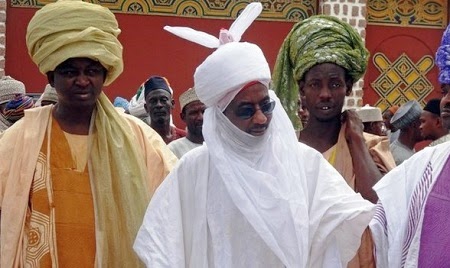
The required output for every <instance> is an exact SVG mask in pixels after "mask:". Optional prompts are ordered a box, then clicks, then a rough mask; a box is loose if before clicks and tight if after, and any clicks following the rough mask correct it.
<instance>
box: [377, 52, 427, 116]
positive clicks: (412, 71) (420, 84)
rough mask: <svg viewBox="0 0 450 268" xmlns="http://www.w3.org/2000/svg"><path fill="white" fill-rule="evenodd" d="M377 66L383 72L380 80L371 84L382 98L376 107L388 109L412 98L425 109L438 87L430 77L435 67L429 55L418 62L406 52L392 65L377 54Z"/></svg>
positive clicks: (384, 56) (380, 54) (379, 77)
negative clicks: (426, 99)
mask: <svg viewBox="0 0 450 268" xmlns="http://www.w3.org/2000/svg"><path fill="white" fill-rule="evenodd" d="M373 63H374V65H375V67H376V68H377V69H378V71H379V72H380V75H379V76H378V77H377V79H375V81H373V82H372V83H371V86H372V88H373V89H374V90H375V92H376V93H377V94H378V95H379V97H380V99H378V101H377V102H376V103H375V106H378V107H380V108H381V109H382V110H386V109H388V108H389V107H391V106H393V105H401V104H403V103H405V102H407V101H408V100H412V99H415V100H417V101H418V102H419V103H421V104H422V105H423V106H425V104H426V101H425V98H426V97H428V95H430V93H431V92H432V91H433V88H434V87H433V84H432V83H431V81H430V80H429V79H428V78H427V74H428V72H429V71H430V70H431V69H432V68H433V65H434V59H433V57H431V56H430V55H425V56H423V57H422V58H421V59H419V61H418V62H414V61H413V60H411V59H410V58H409V57H408V55H406V54H405V53H403V54H401V55H400V56H399V57H398V58H396V59H394V61H392V62H391V60H390V59H389V58H388V57H387V56H386V55H384V54H383V53H376V54H375V55H374V56H373Z"/></svg>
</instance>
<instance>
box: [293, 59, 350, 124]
mask: <svg viewBox="0 0 450 268" xmlns="http://www.w3.org/2000/svg"><path fill="white" fill-rule="evenodd" d="M298 84H299V89H300V93H301V95H302V96H304V97H305V104H306V107H308V111H309V120H310V121H311V120H315V121H319V122H326V121H330V120H336V118H340V116H341V112H342V107H343V106H344V99H345V96H348V95H350V93H351V90H352V83H351V81H350V79H348V78H346V75H345V69H344V68H342V67H340V66H338V65H336V64H331V63H322V64H317V65H315V66H314V67H312V68H311V69H310V70H309V71H308V72H307V73H306V74H305V77H304V79H303V80H301V81H299V83H298Z"/></svg>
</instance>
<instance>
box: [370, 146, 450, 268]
mask: <svg viewBox="0 0 450 268" xmlns="http://www.w3.org/2000/svg"><path fill="white" fill-rule="evenodd" d="M449 154H450V142H446V143H443V144H440V145H437V146H434V147H427V148H425V149H423V150H422V151H420V152H417V153H416V154H414V155H413V156H412V157H411V158H409V159H407V160H406V161H405V162H403V164H402V165H400V166H398V167H396V168H395V169H393V170H391V171H390V172H389V173H388V174H386V175H385V176H384V177H383V178H382V179H381V180H380V181H379V182H378V183H377V184H376V185H375V186H374V187H373V188H374V190H375V191H376V192H377V194H378V198H379V203H378V205H377V209H376V213H375V216H374V218H373V220H372V221H371V223H370V229H371V231H372V236H373V239H374V242H375V252H376V262H377V267H380V268H384V267H417V265H418V259H419V246H420V235H421V233H422V222H423V216H424V209H425V203H426V200H427V197H428V194H429V193H430V192H431V190H432V189H433V185H434V183H435V182H436V179H437V177H438V176H439V174H440V172H441V170H442V168H443V166H444V164H445V162H446V160H447V158H448V157H449Z"/></svg>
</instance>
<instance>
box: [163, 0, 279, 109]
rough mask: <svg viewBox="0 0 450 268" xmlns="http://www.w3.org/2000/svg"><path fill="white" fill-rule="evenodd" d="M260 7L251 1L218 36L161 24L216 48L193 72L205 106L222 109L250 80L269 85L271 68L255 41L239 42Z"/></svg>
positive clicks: (180, 34)
mask: <svg viewBox="0 0 450 268" xmlns="http://www.w3.org/2000/svg"><path fill="white" fill-rule="evenodd" d="M261 11H262V5H261V3H257V2H254V3H250V4H249V5H248V6H247V7H246V8H245V9H244V10H243V11H242V13H241V14H240V15H239V17H238V18H237V19H236V20H235V21H234V23H233V24H232V25H231V27H230V29H229V30H226V29H222V30H221V31H220V35H219V38H216V37H214V36H212V35H209V34H207V33H204V32H199V31H196V30H193V29H191V28H187V27H169V26H166V27H164V29H165V30H167V31H169V32H171V33H173V34H175V35H177V36H179V37H181V38H184V39H187V40H189V41H192V42H195V43H198V44H200V45H203V46H206V47H209V48H217V49H216V51H214V52H213V53H212V54H211V55H209V56H208V57H207V58H206V59H205V61H204V62H203V63H202V64H200V66H198V67H197V69H196V71H195V74H194V87H195V91H196V92H197V95H198V98H199V99H200V101H201V102H203V103H204V104H205V105H206V106H207V107H211V106H218V107H219V108H220V109H221V110H224V109H225V108H226V106H228V104H229V103H230V102H231V100H232V99H233V98H234V97H235V96H236V94H237V93H238V92H239V91H240V89H241V88H242V87H244V86H245V85H246V84H247V83H249V82H252V81H259V82H261V83H262V84H264V85H266V86H267V87H268V86H269V82H270V79H271V74H270V68H269V64H268V63H267V60H266V58H265V57H264V54H263V52H262V51H261V49H260V48H259V47H258V46H257V45H255V44H251V43H246V42H239V41H240V39H241V36H242V34H243V33H244V32H245V30H247V28H248V27H249V26H250V24H251V23H252V22H253V21H254V20H255V19H256V17H258V16H259V14H260V13H261Z"/></svg>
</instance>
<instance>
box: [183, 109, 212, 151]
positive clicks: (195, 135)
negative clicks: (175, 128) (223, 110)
mask: <svg viewBox="0 0 450 268" xmlns="http://www.w3.org/2000/svg"><path fill="white" fill-rule="evenodd" d="M205 109H206V106H205V105H204V104H203V103H202V102H200V101H193V102H191V103H188V104H187V105H186V106H184V108H183V111H182V112H181V114H180V116H181V119H182V120H183V121H184V122H185V123H186V126H187V129H188V134H187V138H188V139H189V140H190V141H192V142H194V143H202V142H203V133H202V127H203V113H204V112H205Z"/></svg>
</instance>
